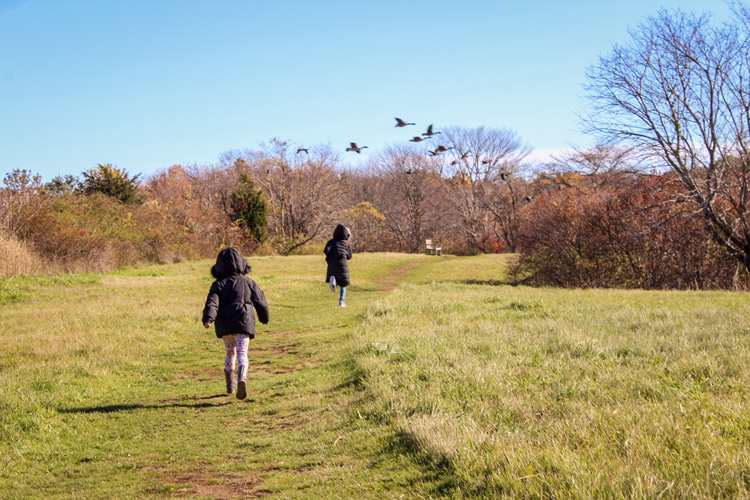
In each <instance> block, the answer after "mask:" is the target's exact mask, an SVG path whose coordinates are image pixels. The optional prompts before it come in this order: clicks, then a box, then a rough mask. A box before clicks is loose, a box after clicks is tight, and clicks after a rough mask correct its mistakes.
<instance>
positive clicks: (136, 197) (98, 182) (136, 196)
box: [83, 163, 143, 203]
mask: <svg viewBox="0 0 750 500" xmlns="http://www.w3.org/2000/svg"><path fill="white" fill-rule="evenodd" d="M138 177H139V175H136V176H135V177H132V178H131V177H130V176H129V175H128V173H127V172H126V171H125V170H120V169H118V168H117V167H114V166H112V165H111V164H109V163H108V164H106V165H98V166H97V167H96V168H92V169H91V170H87V171H86V172H84V173H83V192H84V193H85V194H94V193H102V194H106V195H107V196H111V197H112V198H115V199H117V200H119V201H120V202H122V203H141V202H143V196H142V195H141V194H140V193H139V192H138V184H139V183H138Z"/></svg>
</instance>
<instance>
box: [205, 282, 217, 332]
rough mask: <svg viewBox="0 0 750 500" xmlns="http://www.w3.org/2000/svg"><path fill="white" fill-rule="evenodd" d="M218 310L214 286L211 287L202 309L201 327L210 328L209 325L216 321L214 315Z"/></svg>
mask: <svg viewBox="0 0 750 500" xmlns="http://www.w3.org/2000/svg"><path fill="white" fill-rule="evenodd" d="M218 310H219V294H218V292H217V290H216V285H215V284H213V285H211V289H210V290H209V292H208V297H207V298H206V306H205V307H204V308H203V326H205V327H206V328H211V324H212V323H213V322H214V321H216V314H217V312H218Z"/></svg>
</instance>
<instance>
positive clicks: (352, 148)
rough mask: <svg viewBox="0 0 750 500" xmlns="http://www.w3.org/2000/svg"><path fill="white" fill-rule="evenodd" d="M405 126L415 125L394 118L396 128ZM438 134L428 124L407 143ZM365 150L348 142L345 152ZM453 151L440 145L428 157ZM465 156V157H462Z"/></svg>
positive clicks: (306, 151) (420, 140)
mask: <svg viewBox="0 0 750 500" xmlns="http://www.w3.org/2000/svg"><path fill="white" fill-rule="evenodd" d="M407 125H416V123H410V122H407V121H405V120H402V119H401V118H396V127H399V128H401V127H406V126H407ZM438 134H440V132H436V131H434V130H433V129H432V124H430V126H429V127H427V131H426V132H425V133H424V134H422V135H417V136H415V137H413V138H411V139H409V142H422V141H424V140H425V139H431V138H432V137H433V136H435V135H438ZM365 148H367V146H357V143H356V142H350V143H349V147H348V148H346V150H347V151H353V152H355V153H357V154H359V153H360V152H361V151H362V150H363V149H365ZM451 149H454V148H453V147H450V148H449V147H446V146H443V145H442V144H440V145H439V146H438V147H436V148H435V149H434V150H433V151H430V155H432V156H437V155H439V154H440V153H444V152H446V151H448V150H451ZM299 153H309V151H308V149H307V148H299V149H297V154H299ZM464 156H465V155H464Z"/></svg>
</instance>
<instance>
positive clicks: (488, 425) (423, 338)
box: [355, 282, 750, 500]
mask: <svg viewBox="0 0 750 500" xmlns="http://www.w3.org/2000/svg"><path fill="white" fill-rule="evenodd" d="M748 306H750V297H748V296H747V295H746V294H741V293H730V292H685V291H682V292H645V291H611V290H559V289H532V288H525V287H517V288H512V287H508V286H502V285H497V284H495V285H494V286H487V285H485V284H478V285H467V284H455V283H447V282H446V283H442V284H440V283H432V284H424V285H407V286H403V287H401V288H399V289H397V290H396V291H395V292H394V293H393V294H391V295H389V296H387V297H386V298H384V299H382V300H380V301H379V302H377V303H375V304H374V305H371V306H370V307H369V309H368V312H367V313H366V316H365V319H364V322H363V325H362V327H361V328H360V329H359V330H358V331H357V333H356V335H355V337H356V341H357V346H358V347H357V351H356V361H357V365H358V369H359V370H360V371H361V373H362V374H363V376H362V381H363V383H364V386H365V387H366V390H367V395H368V401H369V403H368V412H369V415H370V416H371V417H372V418H375V419H376V420H378V421H380V422H383V423H385V424H387V425H392V426H394V427H395V432H394V436H395V439H396V440H397V442H398V443H400V444H401V445H406V446H407V447H410V448H411V449H412V450H413V451H414V453H416V454H417V455H418V456H421V457H422V458H423V459H425V460H426V461H427V462H429V463H431V464H432V465H433V466H434V467H435V468H436V469H438V470H447V469H449V470H451V471H453V472H454V473H455V474H454V477H455V478H456V485H455V486H456V491H461V492H463V494H464V495H465V496H466V497H488V498H529V499H530V498H556V499H558V500H561V499H566V498H568V499H574V498H575V499H580V498H590V499H602V498H612V499H614V498H674V499H677V498H703V499H714V498H750V432H749V431H750V415H749V414H748V412H747V411H746V405H747V401H748V396H749V395H750V389H749V387H750V368H749V367H750V328H749V327H748V326H747V325H748V324H750V307H748Z"/></svg>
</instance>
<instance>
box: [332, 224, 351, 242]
mask: <svg viewBox="0 0 750 500" xmlns="http://www.w3.org/2000/svg"><path fill="white" fill-rule="evenodd" d="M351 235H352V232H351V231H349V228H348V227H346V226H345V225H343V224H339V225H338V226H336V229H334V230H333V239H334V240H348V239H349V238H350V237H351Z"/></svg>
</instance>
